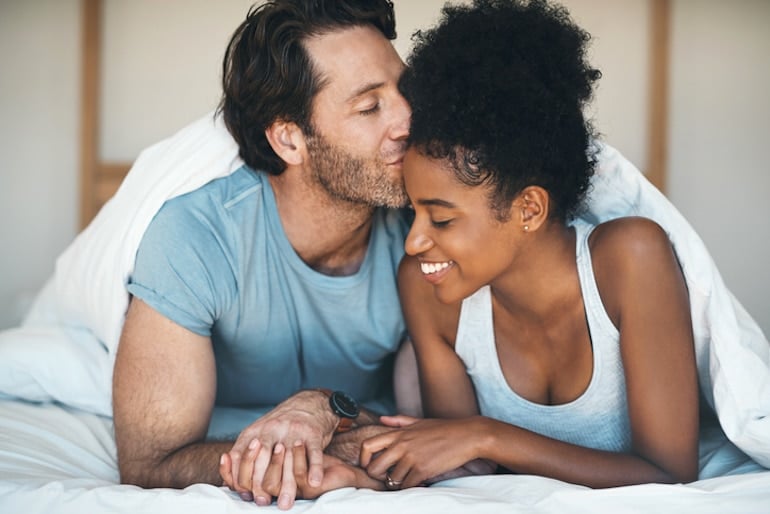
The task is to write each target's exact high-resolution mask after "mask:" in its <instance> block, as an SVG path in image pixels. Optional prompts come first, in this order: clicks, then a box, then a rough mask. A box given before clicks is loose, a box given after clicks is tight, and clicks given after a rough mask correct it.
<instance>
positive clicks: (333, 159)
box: [306, 132, 408, 208]
mask: <svg viewBox="0 0 770 514" xmlns="http://www.w3.org/2000/svg"><path fill="white" fill-rule="evenodd" d="M306 141H307V149H308V153H309V155H310V162H311V165H312V167H313V176H314V178H315V180H316V181H318V183H319V184H320V185H321V187H323V188H324V190H325V191H326V192H327V193H329V195H330V196H331V197H332V198H335V199H337V200H344V201H346V202H352V203H358V204H363V205H366V206H369V207H393V208H395V207H403V206H405V205H406V204H407V200H408V198H407V196H406V190H405V189H404V180H403V177H401V176H399V177H396V178H392V177H391V173H389V172H388V169H387V167H386V164H385V163H384V162H382V160H381V159H379V158H374V159H362V158H360V157H355V156H354V155H352V154H350V153H348V152H347V151H345V150H343V149H342V148H340V147H338V146H334V145H332V144H330V143H329V142H328V141H327V140H326V139H325V138H324V137H323V136H321V135H319V134H318V133H317V132H316V134H311V135H308V136H307V139H306Z"/></svg>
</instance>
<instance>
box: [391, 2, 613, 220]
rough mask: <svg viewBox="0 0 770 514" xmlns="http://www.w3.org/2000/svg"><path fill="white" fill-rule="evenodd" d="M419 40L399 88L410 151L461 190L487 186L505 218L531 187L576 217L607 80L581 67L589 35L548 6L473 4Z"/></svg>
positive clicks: (448, 12) (559, 212) (561, 214)
mask: <svg viewBox="0 0 770 514" xmlns="http://www.w3.org/2000/svg"><path fill="white" fill-rule="evenodd" d="M413 39H414V42H415V48H414V50H413V53H412V55H411V57H410V58H409V60H408V66H407V70H406V71H405V73H404V75H403V76H402V78H401V81H400V83H399V88H400V90H401V92H402V94H403V95H404V97H405V98H406V99H407V101H408V102H409V103H410V104H411V106H412V124H411V131H410V136H409V141H410V144H411V145H412V146H414V147H416V148H417V149H418V151H420V152H421V153H424V154H425V155H427V156H429V157H432V158H436V159H442V160H443V159H446V160H448V161H449V162H451V163H452V165H453V169H454V171H455V175H456V176H457V178H458V179H459V180H460V181H462V182H463V183H465V184H468V185H480V184H488V185H489V186H490V187H491V197H490V202H491V205H492V207H493V208H494V209H495V210H497V213H498V218H500V219H505V218H507V216H508V214H509V206H510V202H511V201H512V200H513V199H514V198H515V197H516V195H518V194H519V193H520V192H521V191H522V190H523V189H524V188H525V187H527V186H529V185H539V186H541V187H543V188H544V189H546V190H547V191H548V193H549V194H550V196H551V199H552V202H551V203H552V209H551V215H552V216H554V217H556V218H559V219H562V220H567V219H569V218H571V217H572V216H573V215H574V214H575V213H576V211H577V210H578V208H579V207H580V205H581V203H582V200H583V198H584V197H585V194H586V192H587V189H588V185H589V183H590V178H591V175H592V174H593V168H594V164H595V157H594V153H595V150H589V145H591V147H593V145H592V143H591V141H592V138H593V137H594V134H593V130H592V127H591V124H590V123H589V122H588V121H587V120H586V119H585V118H584V115H583V108H584V106H585V105H586V103H587V102H588V101H589V100H590V98H591V96H592V86H593V82H594V81H595V80H597V79H598V78H599V77H600V76H601V74H600V73H599V71H598V70H595V69H592V68H591V67H589V66H588V64H587V62H586V59H585V53H586V44H587V42H588V40H589V39H590V36H589V35H588V34H587V33H586V32H585V31H583V30H581V29H580V28H579V27H577V26H576V25H575V24H574V23H573V22H572V20H571V19H570V17H569V14H568V12H567V11H566V10H565V9H564V8H562V7H559V6H556V5H552V4H549V3H547V2H546V1H541V0H532V1H528V2H526V1H519V0H475V1H474V2H473V5H472V6H462V5H458V6H449V5H447V6H445V7H444V9H443V10H442V18H441V21H440V23H439V25H438V26H437V27H435V28H434V29H432V30H428V31H424V32H418V33H417V34H415V36H414V38H413Z"/></svg>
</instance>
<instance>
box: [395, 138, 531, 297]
mask: <svg viewBox="0 0 770 514" xmlns="http://www.w3.org/2000/svg"><path fill="white" fill-rule="evenodd" d="M403 169H404V184H405V186H406V192H407V194H408V195H409V199H410V201H411V204H412V207H413V208H414V211H415V219H414V223H413V224H412V228H411V230H410V231H409V235H408V236H407V238H406V243H405V249H406V253H408V254H409V255H412V256H414V257H416V258H417V260H418V261H419V265H420V270H421V271H422V276H423V277H424V278H425V280H427V281H428V282H430V283H431V284H433V287H434V291H435V294H436V297H437V298H438V299H439V301H441V302H443V303H452V302H456V301H460V300H462V299H463V298H466V297H468V296H470V295H471V294H473V293H474V292H475V291H476V290H478V289H479V288H480V287H482V286H484V285H486V284H489V283H491V282H492V281H493V280H494V279H495V278H497V277H498V276H500V274H502V273H503V272H505V271H506V270H507V269H509V268H510V266H511V265H512V263H513V261H514V258H515V255H516V239H517V235H516V234H515V230H514V229H515V227H516V226H517V225H516V223H515V222H514V221H513V220H514V218H515V216H511V220H509V221H502V222H501V221H499V220H498V219H497V218H496V216H495V211H494V210H493V209H492V208H491V207H490V205H489V189H488V188H487V187H486V186H483V185H482V186H468V185H465V184H463V183H461V182H460V181H459V180H458V179H456V178H455V175H454V172H453V171H452V168H451V164H449V163H448V162H446V161H443V160H436V159H431V158H429V157H426V156H425V155H422V154H420V153H419V152H418V151H417V150H415V149H414V148H410V149H409V150H408V151H407V153H406V155H405V156H404V168H403Z"/></svg>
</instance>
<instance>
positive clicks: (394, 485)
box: [385, 473, 404, 491]
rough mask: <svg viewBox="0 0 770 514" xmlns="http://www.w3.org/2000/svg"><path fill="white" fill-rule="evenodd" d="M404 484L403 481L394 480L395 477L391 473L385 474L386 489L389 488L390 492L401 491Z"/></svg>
mask: <svg viewBox="0 0 770 514" xmlns="http://www.w3.org/2000/svg"><path fill="white" fill-rule="evenodd" d="M403 482H404V481H403V480H393V477H391V476H390V473H385V487H387V488H388V489H389V490H391V491H396V490H398V489H400V488H401V484H402V483H403Z"/></svg>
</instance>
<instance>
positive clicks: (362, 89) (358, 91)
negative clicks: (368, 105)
mask: <svg viewBox="0 0 770 514" xmlns="http://www.w3.org/2000/svg"><path fill="white" fill-rule="evenodd" d="M384 85H385V83H384V82H370V83H368V84H365V85H363V86H361V87H360V88H358V89H356V90H355V91H354V92H353V94H352V95H350V98H348V102H352V101H353V100H355V99H356V98H358V97H359V96H361V95H363V94H366V93H368V92H369V91H374V90H375V89H379V88H381V87H382V86H384Z"/></svg>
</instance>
